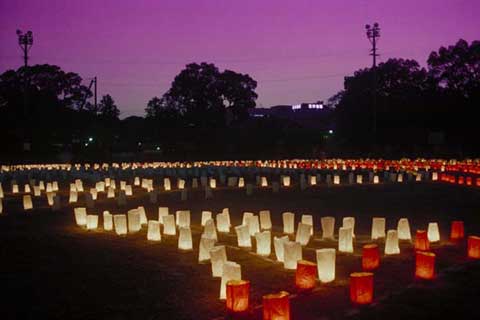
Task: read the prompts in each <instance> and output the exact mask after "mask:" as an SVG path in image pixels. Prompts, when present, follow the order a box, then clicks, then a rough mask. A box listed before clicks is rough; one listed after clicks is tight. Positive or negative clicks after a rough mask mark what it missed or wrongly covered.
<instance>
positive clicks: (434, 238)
mask: <svg viewBox="0 0 480 320" xmlns="http://www.w3.org/2000/svg"><path fill="white" fill-rule="evenodd" d="M427 238H428V241H429V242H438V241H440V231H439V230H438V223H436V222H430V223H429V224H428V229H427Z"/></svg>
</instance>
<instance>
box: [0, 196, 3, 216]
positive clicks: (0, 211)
mask: <svg viewBox="0 0 480 320" xmlns="http://www.w3.org/2000/svg"><path fill="white" fill-rule="evenodd" d="M2 213H3V202H2V198H0V214H2Z"/></svg>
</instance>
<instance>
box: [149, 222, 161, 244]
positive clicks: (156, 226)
mask: <svg viewBox="0 0 480 320" xmlns="http://www.w3.org/2000/svg"><path fill="white" fill-rule="evenodd" d="M147 240H151V241H160V240H162V236H161V234H160V222H158V221H156V220H150V221H148V231H147Z"/></svg>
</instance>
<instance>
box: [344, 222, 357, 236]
mask: <svg viewBox="0 0 480 320" xmlns="http://www.w3.org/2000/svg"><path fill="white" fill-rule="evenodd" d="M343 227H344V228H350V229H351V230H352V238H355V218H354V217H344V218H343Z"/></svg>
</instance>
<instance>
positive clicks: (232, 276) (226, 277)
mask: <svg viewBox="0 0 480 320" xmlns="http://www.w3.org/2000/svg"><path fill="white" fill-rule="evenodd" d="M230 280H242V268H241V267H240V265H239V264H238V263H236V262H233V261H226V262H225V263H224V264H223V270H222V281H221V283H220V299H222V300H223V299H226V298H227V282H228V281H230Z"/></svg>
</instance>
